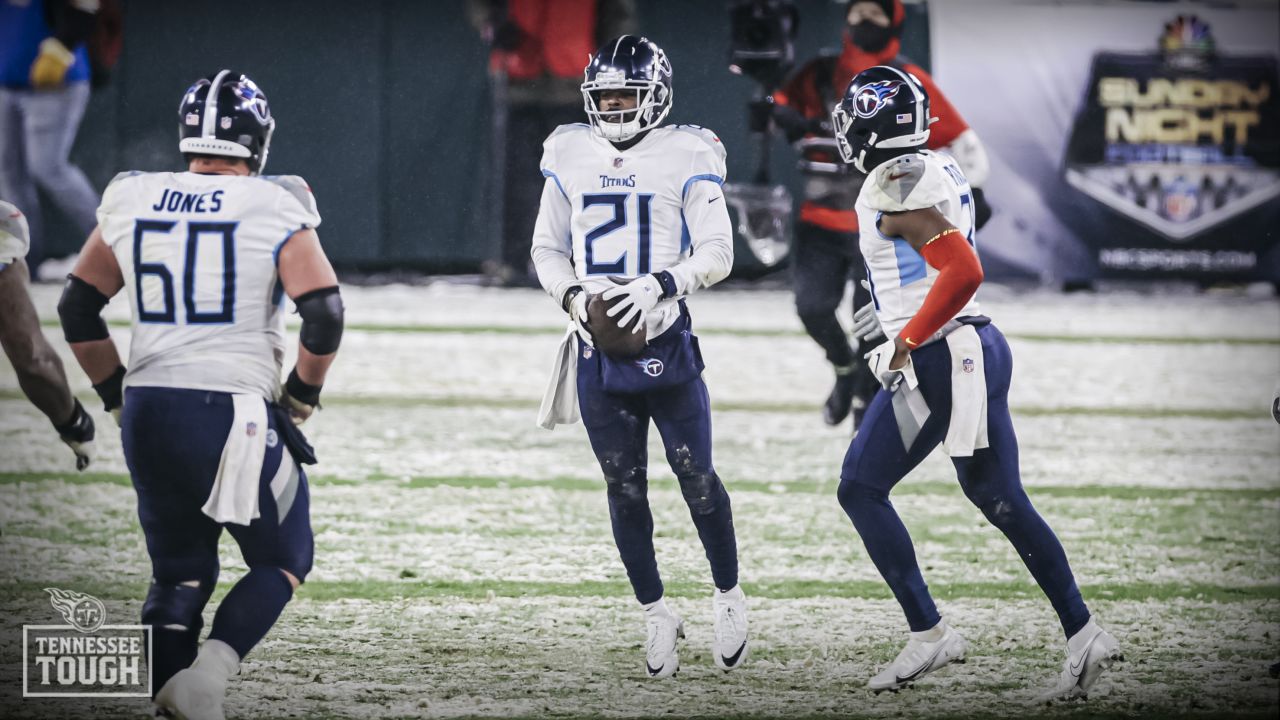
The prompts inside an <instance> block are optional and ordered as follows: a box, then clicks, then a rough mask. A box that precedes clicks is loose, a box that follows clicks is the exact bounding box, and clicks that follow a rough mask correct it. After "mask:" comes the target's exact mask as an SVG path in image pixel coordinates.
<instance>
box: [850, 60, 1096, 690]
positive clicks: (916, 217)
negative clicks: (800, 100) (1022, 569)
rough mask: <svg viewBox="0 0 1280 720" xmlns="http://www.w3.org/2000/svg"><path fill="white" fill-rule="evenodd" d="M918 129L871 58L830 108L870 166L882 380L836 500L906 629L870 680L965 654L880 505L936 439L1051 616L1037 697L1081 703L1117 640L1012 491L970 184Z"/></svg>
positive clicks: (998, 342) (873, 360) (1005, 406)
mask: <svg viewBox="0 0 1280 720" xmlns="http://www.w3.org/2000/svg"><path fill="white" fill-rule="evenodd" d="M929 122H930V117H929V97H928V94H927V93H926V92H925V90H924V87H923V86H922V85H921V84H920V83H919V82H918V81H917V80H916V79H915V78H914V77H913V76H911V75H910V74H909V73H906V72H904V71H902V70H899V69H896V68H893V67H889V66H884V65H881V66H876V67H873V68H870V69H868V70H865V71H863V72H861V73H859V74H858V75H857V76H855V77H854V78H853V80H852V81H851V82H850V84H849V87H848V89H847V90H846V91H845V94H844V98H843V99H842V100H841V102H840V104H839V105H837V106H836V108H835V109H834V111H833V112H832V123H833V127H834V129H835V135H836V140H837V143H838V145H839V147H840V153H841V155H842V156H843V158H844V160H845V162H852V163H853V164H854V165H855V166H856V167H857V169H858V171H859V172H864V173H867V180H866V182H865V183H863V186H862V190H861V191H860V193H859V195H858V200H857V203H856V205H855V207H856V209H857V212H858V221H859V224H860V226H861V227H862V234H861V238H860V240H859V242H860V245H861V249H862V255H863V258H864V259H865V261H866V264H867V270H868V276H869V278H870V283H869V289H870V290H871V294H872V300H873V303H872V305H869V306H867V307H868V308H869V309H868V310H867V311H866V312H862V313H861V314H860V315H859V317H858V319H857V321H856V322H855V333H856V334H857V335H859V337H860V338H861V339H863V340H864V341H867V346H869V347H870V346H873V345H874V348H873V349H872V351H871V352H870V353H868V354H867V361H868V365H869V366H870V368H871V369H872V371H873V373H874V374H875V376H876V378H877V379H878V380H879V381H880V383H881V386H882V389H881V390H880V391H879V392H878V393H877V394H876V396H875V398H874V399H873V400H872V402H871V404H870V406H869V407H868V408H867V414H866V417H865V419H864V420H863V425H862V428H861V429H860V430H859V431H858V435H857V437H856V438H855V439H854V441H853V443H852V445H850V447H849V451H848V453H847V454H846V456H845V459H844V467H843V470H842V472H841V477H840V490H839V498H840V504H841V505H842V506H843V507H844V510H845V512H846V513H847V514H848V515H849V518H850V519H851V520H853V524H854V527H855V528H856V529H857V531H858V534H859V535H860V536H861V537H862V541H863V544H864V545H865V546H866V548H867V554H868V555H870V556H871V560H872V562H874V563H875V565H876V568H877V569H878V570H879V571H880V574H881V575H882V576H883V577H884V578H885V581H886V582H887V583H888V584H889V586H890V588H891V589H892V590H893V594H894V596H895V597H896V598H897V599H898V603H899V604H900V605H901V606H902V609H903V611H904V613H905V614H906V616H907V622H908V624H909V625H910V628H911V636H910V639H909V641H908V643H907V646H906V648H905V649H903V651H902V652H901V653H900V654H899V655H898V656H897V658H896V659H895V660H894V661H893V662H892V663H890V664H889V666H888V667H886V668H885V669H884V670H883V671H882V672H880V673H879V674H877V675H876V676H875V677H873V678H871V680H870V682H869V683H868V686H869V687H870V688H871V689H872V690H874V691H877V692H879V691H882V690H897V689H898V688H901V687H904V686H906V685H909V684H911V683H912V682H914V681H916V680H919V679H920V678H922V677H924V676H925V675H926V674H928V673H930V672H932V671H934V670H937V669H938V668H941V667H943V666H945V665H947V664H949V663H952V662H959V661H962V660H963V659H964V655H965V651H966V650H967V643H966V641H965V640H964V638H963V637H961V636H960V635H959V634H958V633H957V632H956V631H955V630H954V629H952V628H951V627H950V626H948V625H947V623H946V621H944V620H943V619H942V617H941V616H940V615H939V614H938V609H937V607H936V606H935V605H934V603H933V598H932V597H931V596H930V595H929V590H928V587H927V586H926V585H925V582H924V578H923V577H922V576H921V574H920V567H919V565H918V564H917V563H916V557H915V550H914V549H913V547H912V544H911V538H910V536H909V535H908V534H907V529H906V527H904V526H903V524H902V520H901V519H900V518H899V517H898V514H897V512H895V511H894V509H893V505H892V504H891V503H890V502H889V492H890V491H891V490H892V489H893V487H894V485H896V484H897V483H898V481H900V480H901V479H902V478H903V477H904V476H905V475H906V474H907V473H908V472H910V471H911V469H912V468H914V467H915V466H916V465H917V464H919V463H920V461H922V460H924V458H925V457H926V456H927V455H928V454H929V453H930V452H932V451H933V449H934V448H935V447H937V446H938V445H939V443H941V444H942V446H943V447H944V448H945V449H946V451H947V454H948V455H950V456H951V461H952V463H953V464H954V465H955V468H956V474H957V476H958V478H959V480H960V486H961V488H963V490H964V493H965V495H966V496H967V497H968V498H969V500H970V501H972V502H973V504H974V505H976V506H978V508H979V509H981V510H982V513H983V515H985V516H986V517H987V519H988V520H989V521H990V522H991V524H992V525H995V526H996V527H997V528H999V529H1000V530H1001V532H1003V533H1004V534H1005V536H1006V537H1008V538H1009V541H1010V542H1011V543H1013V546H1014V548H1016V549H1017V551H1018V554H1019V555H1020V556H1021V557H1022V560H1023V562H1024V563H1025V564H1026V566H1027V569H1028V570H1030V571H1031V574H1032V576H1033V577H1034V578H1035V580H1036V582H1037V583H1038V584H1039V585H1040V588H1041V589H1042V590H1043V591H1044V593H1045V595H1047V596H1048V598H1049V601H1050V603H1051V604H1052V605H1053V608H1054V610H1055V611H1056V612H1057V613H1058V618H1059V620H1060V621H1061V623H1062V629H1063V632H1064V633H1065V634H1066V637H1067V661H1066V664H1065V666H1064V668H1063V671H1062V675H1061V677H1060V679H1059V682H1058V684H1057V686H1056V687H1055V688H1054V689H1053V690H1052V691H1050V692H1049V693H1047V694H1046V695H1045V696H1044V699H1046V700H1053V699H1059V698H1065V697H1072V696H1082V695H1084V694H1086V693H1087V692H1088V691H1089V689H1090V688H1091V687H1092V686H1093V684H1094V683H1095V682H1097V679H1098V677H1099V676H1100V675H1101V674H1102V672H1103V671H1104V670H1105V669H1106V668H1108V667H1110V665H1111V664H1112V663H1113V662H1114V661H1115V660H1116V659H1118V657H1119V645H1118V643H1117V642H1116V639H1115V638H1114V637H1112V636H1111V634H1110V633H1107V632H1106V631H1104V630H1102V629H1101V628H1100V627H1098V625H1097V623H1095V622H1094V620H1093V618H1092V617H1091V616H1090V614H1089V610H1088V608H1086V607H1085V604H1084V601H1083V600H1082V599H1081V597H1080V590H1079V589H1078V588H1077V587H1076V582H1075V577H1074V576H1073V575H1072V572H1071V567H1070V565H1069V564H1068V563H1067V556H1066V553H1065V552H1064V551H1063V549H1062V544H1061V543H1060V542H1059V541H1058V538H1057V536H1056V535H1054V533H1053V530H1051V529H1050V528H1049V526H1048V525H1047V524H1046V523H1045V521H1044V519H1043V518H1041V517H1040V515H1039V513H1037V512H1036V510H1035V508H1034V507H1032V505H1031V501H1030V499H1028V498H1027V494H1026V492H1025V491H1024V490H1023V488H1022V480H1021V478H1020V477H1019V473H1018V445H1017V438H1016V437H1015V436H1014V432H1013V423H1012V420H1011V418H1010V416H1009V380H1010V376H1011V371H1012V358H1011V355H1010V352H1009V346H1008V344H1007V343H1006V342H1005V339H1004V336H1003V335H1001V334H1000V331H999V330H998V329H996V326H995V325H994V324H992V323H991V320H990V318H987V317H985V316H983V315H981V314H980V310H979V308H978V303H977V300H976V299H975V297H974V294H975V292H976V291H977V289H978V286H979V284H981V282H982V266H981V265H980V264H979V262H978V255H977V251H976V249H975V246H974V243H973V234H974V225H975V222H974V220H975V209H974V204H973V191H972V188H971V187H970V186H969V182H968V180H967V179H966V178H965V176H964V173H963V172H961V171H960V168H959V166H958V165H957V164H956V162H955V160H954V159H953V158H952V157H950V156H949V155H946V154H941V153H934V152H931V151H929V150H926V149H925V147H924V146H925V143H926V141H927V140H928V137H929ZM875 343H878V345H875Z"/></svg>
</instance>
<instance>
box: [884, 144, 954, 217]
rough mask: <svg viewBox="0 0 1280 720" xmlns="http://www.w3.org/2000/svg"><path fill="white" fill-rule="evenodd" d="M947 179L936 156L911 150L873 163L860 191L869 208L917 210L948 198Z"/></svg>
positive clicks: (887, 210) (903, 210) (898, 210)
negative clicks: (873, 167) (888, 159)
mask: <svg viewBox="0 0 1280 720" xmlns="http://www.w3.org/2000/svg"><path fill="white" fill-rule="evenodd" d="M948 181H949V176H948V175H947V174H946V173H945V172H944V171H943V170H942V168H941V166H940V165H938V163H937V160H936V158H932V157H930V156H928V155H924V154H921V153H911V154H910V155H903V156H902V157H899V158H895V159H893V160H890V161H888V162H886V163H882V164H880V165H878V166H876V168H875V169H873V170H872V171H871V176H870V177H868V178H867V181H866V183H864V185H863V194H864V195H865V202H866V204H867V206H868V207H870V208H871V209H872V210H880V211H882V212H905V211H907V210H920V209H922V208H927V207H933V206H934V205H937V204H938V203H940V202H942V201H944V200H946V199H947V197H948V196H947V185H946V182H948Z"/></svg>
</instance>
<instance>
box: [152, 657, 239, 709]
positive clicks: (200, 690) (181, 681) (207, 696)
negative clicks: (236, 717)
mask: <svg viewBox="0 0 1280 720" xmlns="http://www.w3.org/2000/svg"><path fill="white" fill-rule="evenodd" d="M226 692H227V681H226V680H225V679H222V678H219V677H218V676H217V675H214V674H213V673H207V672H201V671H199V670H196V669H194V668H187V669H185V670H179V671H178V674H177V675H174V676H173V677H171V678H169V682H167V683H165V684H164V687H162V688H160V692H158V693H156V700H155V703H156V714H157V716H158V717H168V718H177V720H224V718H225V716H224V715H223V714H222V699H223V696H225V695H226Z"/></svg>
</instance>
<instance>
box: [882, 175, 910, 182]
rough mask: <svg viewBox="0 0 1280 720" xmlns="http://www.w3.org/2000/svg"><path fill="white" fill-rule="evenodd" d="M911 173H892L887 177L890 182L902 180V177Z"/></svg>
mask: <svg viewBox="0 0 1280 720" xmlns="http://www.w3.org/2000/svg"><path fill="white" fill-rule="evenodd" d="M910 174H911V173H892V174H890V175H889V176H888V178H886V179H887V180H889V182H893V181H894V180H901V179H902V178H904V177H906V176H907V175H910Z"/></svg>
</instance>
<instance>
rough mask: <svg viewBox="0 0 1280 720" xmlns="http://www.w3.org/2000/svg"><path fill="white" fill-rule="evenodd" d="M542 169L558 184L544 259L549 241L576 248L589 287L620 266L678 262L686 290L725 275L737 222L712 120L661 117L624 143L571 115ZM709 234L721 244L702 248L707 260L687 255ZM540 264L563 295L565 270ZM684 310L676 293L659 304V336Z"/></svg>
mask: <svg viewBox="0 0 1280 720" xmlns="http://www.w3.org/2000/svg"><path fill="white" fill-rule="evenodd" d="M542 174H543V175H544V176H545V177H546V178H548V187H550V183H552V182H554V187H555V189H556V191H557V192H553V191H551V190H550V189H548V190H545V191H544V194H543V203H542V210H541V211H540V212H539V217H538V226H537V227H536V228H535V232H534V246H535V248H534V258H535V261H537V260H538V259H539V252H538V246H539V245H540V244H541V245H543V246H544V247H546V248H548V249H552V250H554V251H555V252H557V253H561V254H564V255H568V256H569V257H570V259H571V261H572V264H573V276H574V277H570V278H568V280H569V281H572V282H573V283H574V284H581V285H582V287H583V288H584V289H585V290H587V291H588V292H593V293H598V292H602V291H604V290H605V289H607V288H609V287H612V286H613V283H612V282H611V281H610V280H609V279H608V278H609V277H610V276H614V277H626V278H632V277H638V276H640V275H645V274H648V273H656V272H660V271H663V270H668V269H669V270H671V272H672V276H673V278H674V279H675V281H676V287H677V288H678V290H679V294H681V295H684V294H687V293H689V292H691V291H693V290H694V289H697V288H699V287H705V286H707V285H710V284H713V283H714V282H717V281H719V280H720V279H722V278H723V277H724V276H725V275H727V274H728V272H729V270H730V269H731V267H732V262H733V253H732V229H731V227H730V224H729V215H728V209H727V208H726V207H725V203H724V196H723V193H722V192H721V191H720V185H721V184H723V182H724V178H725V149H724V145H723V144H721V142H720V139H719V138H718V137H716V135H715V133H713V132H711V131H710V130H707V129H705V128H701V127H698V126H696V125H670V126H665V127H659V128H655V129H653V130H651V131H649V133H648V135H646V136H645V137H644V138H642V139H641V140H640V141H639V142H638V143H636V144H635V145H634V146H632V147H630V148H627V149H626V150H618V149H617V148H616V147H615V146H614V145H613V144H612V143H610V142H609V141H607V140H604V139H603V138H601V137H599V136H597V135H596V134H595V132H594V131H592V129H591V127H590V126H589V125H586V124H582V123H579V124H574V125H562V126H560V127H559V128H557V129H556V130H555V132H553V133H552V134H551V136H550V137H548V138H547V140H546V142H545V143H544V145H543V155H542ZM566 201H567V202H566ZM695 202H696V203H697V205H696V206H694V205H692V203H695ZM703 243H710V244H713V245H715V246H716V249H715V250H711V249H708V250H706V251H705V252H702V253H700V254H699V257H698V262H694V263H688V262H685V263H682V261H683V260H686V259H687V258H689V256H690V254H691V252H692V251H693V250H694V249H696V248H698V247H702V246H703V245H702V244H703ZM708 247H710V246H708ZM677 264H681V266H680V267H679V268H676V267H673V266H675V265H677ZM538 272H539V277H540V278H541V279H542V280H543V284H544V286H547V287H548V290H553V288H557V289H555V290H553V292H554V293H555V294H556V295H557V296H558V293H559V290H558V286H559V285H560V284H562V278H560V277H558V273H557V272H556V271H555V270H553V269H549V268H548V267H547V266H546V265H544V264H542V263H539V266H538ZM674 311H675V299H667V300H664V301H662V302H661V303H660V304H659V306H658V307H657V308H656V309H655V311H654V313H651V321H650V322H649V332H650V336H653V335H654V334H656V333H657V332H661V330H662V329H663V328H664V327H665V326H667V325H669V324H670V322H671V321H673V320H674V317H675V315H674Z"/></svg>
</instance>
